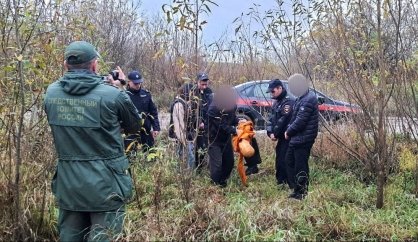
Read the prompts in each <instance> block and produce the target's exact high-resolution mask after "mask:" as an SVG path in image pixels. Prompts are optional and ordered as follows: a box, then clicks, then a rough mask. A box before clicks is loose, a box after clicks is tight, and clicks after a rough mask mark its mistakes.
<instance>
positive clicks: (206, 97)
mask: <svg viewBox="0 0 418 242" xmlns="http://www.w3.org/2000/svg"><path fill="white" fill-rule="evenodd" d="M193 89H194V97H193V98H192V99H193V100H192V106H193V107H192V109H194V110H195V111H198V112H197V113H198V114H197V116H198V120H197V125H196V126H197V137H196V145H195V157H196V165H197V168H198V169H199V170H200V169H201V168H202V167H203V166H204V164H203V160H204V158H205V153H206V152H207V149H208V137H207V132H206V130H207V129H206V126H207V123H208V109H209V105H210V103H211V102H212V96H213V92H212V90H211V89H210V88H209V76H208V75H207V74H206V73H204V72H201V73H199V74H198V75H197V77H196V85H195V86H194V87H193Z"/></svg>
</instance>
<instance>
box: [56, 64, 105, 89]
mask: <svg viewBox="0 0 418 242" xmlns="http://www.w3.org/2000/svg"><path fill="white" fill-rule="evenodd" d="M59 82H60V85H61V87H62V88H63V90H64V92H66V93H69V94H71V95H84V94H86V93H88V92H90V91H91V90H92V89H94V88H95V87H96V86H97V85H99V84H100V83H102V77H101V76H98V75H96V74H95V73H93V72H91V71H89V70H71V71H68V72H66V73H65V74H64V76H63V77H62V78H61V79H59Z"/></svg>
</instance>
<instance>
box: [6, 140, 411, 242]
mask: <svg viewBox="0 0 418 242" xmlns="http://www.w3.org/2000/svg"><path fill="white" fill-rule="evenodd" d="M258 141H259V145H260V147H261V153H262V158H263V163H262V164H261V172H260V173H259V174H257V175H254V176H250V177H249V187H246V188H245V187H243V186H242V185H241V183H240V180H239V177H238V176H237V174H236V172H235V171H234V172H233V174H232V177H231V179H230V181H229V185H228V187H227V188H225V189H221V188H218V187H215V186H213V185H211V183H210V181H209V178H208V173H207V171H205V172H203V173H202V174H192V176H191V184H190V186H184V185H182V179H180V177H181V176H184V174H179V169H178V161H177V160H175V159H174V158H173V157H175V156H174V147H173V145H172V144H164V143H163V142H162V141H160V143H159V147H160V149H158V150H157V153H158V157H159V158H158V159H157V160H156V161H153V162H149V161H145V159H144V157H142V158H140V159H139V160H137V161H135V163H134V174H135V181H136V191H137V193H138V195H139V200H134V201H133V202H132V203H131V204H130V205H129V208H128V214H127V218H126V221H125V228H126V236H125V238H124V239H125V240H128V241H155V240H176V241H184V240H211V241H237V240H238V241H242V240H245V241H260V240H262V241H266V240H268V241H271V240H284V241H295V240H364V239H372V240H416V239H418V231H417V229H416V224H417V222H418V212H417V211H418V205H417V202H416V200H415V198H414V197H412V196H410V195H408V193H407V192H405V190H404V189H403V185H404V180H403V177H402V176H398V175H392V176H391V177H390V179H389V183H388V184H389V185H388V186H387V190H386V201H385V202H386V206H385V207H384V208H383V209H381V210H376V209H375V207H374V196H375V194H376V191H375V190H376V188H375V186H373V185H369V186H367V185H364V184H363V183H361V182H360V181H359V180H358V178H357V176H356V174H355V172H352V171H350V170H348V169H343V168H342V167H338V166H329V165H330V163H328V162H325V158H323V157H317V158H313V159H312V160H311V161H310V162H311V187H310V194H309V196H308V198H307V199H306V200H304V201H296V200H291V199H288V198H287V196H288V194H289V190H288V189H286V188H284V187H277V185H276V184H275V178H274V155H273V152H274V144H273V143H271V142H270V141H269V140H268V139H267V138H265V137H264V136H262V135H260V136H259V137H258ZM318 144H319V143H318ZM318 144H317V147H316V148H315V149H318ZM322 147H325V145H324V144H323V146H322ZM326 148H327V151H323V152H327V153H329V152H336V153H333V154H339V153H337V152H338V151H333V150H331V149H330V147H326ZM48 151H49V149H48ZM317 151H318V150H316V152H317ZM319 154H320V153H319ZM316 155H318V153H316ZM51 158H52V156H49V158H48V159H51ZM45 159H46V158H45ZM327 159H328V158H327ZM49 161H51V160H49ZM335 161H336V162H337V160H335ZM341 162H347V163H348V162H349V161H348V160H347V161H344V160H341ZM3 163H4V162H3ZM3 163H2V164H3ZM48 164H51V163H49V162H46V163H43V165H42V163H37V162H32V163H30V162H25V165H24V169H23V174H24V176H23V177H24V179H23V180H22V184H23V186H22V190H21V193H22V198H23V199H22V207H24V208H25V209H24V211H22V214H23V216H24V218H25V219H24V221H25V223H26V224H25V228H26V230H25V231H26V234H27V236H26V237H27V238H28V239H30V240H43V239H47V240H55V239H56V238H57V237H56V229H55V225H56V219H57V208H56V207H55V204H54V202H53V197H52V195H51V193H50V190H49V181H50V179H51V175H52V174H51V170H50V167H49V165H48ZM407 182H408V184H409V185H410V183H411V181H407ZM0 186H1V188H5V187H6V182H5V179H4V176H3V175H2V176H1V183H0ZM184 189H189V190H188V193H189V194H190V200H189V202H186V200H185V199H184V196H183V194H184V193H185V191H184ZM44 195H46V196H45V197H44ZM43 198H45V203H44V204H45V206H44V207H45V208H44V210H42V207H43V206H42V200H43ZM0 202H1V203H0V206H1V208H2V218H1V226H0V229H1V236H0V240H9V239H10V236H11V235H10V233H8V232H7V231H10V226H11V225H10V219H9V217H10V216H9V215H8V212H9V211H10V210H9V209H6V208H7V204H8V203H9V202H10V201H8V200H7V196H6V194H4V193H1V194H0ZM5 205H6V206H5ZM42 214H43V216H42ZM41 217H43V222H42V224H40V220H41V219H40V218H41Z"/></svg>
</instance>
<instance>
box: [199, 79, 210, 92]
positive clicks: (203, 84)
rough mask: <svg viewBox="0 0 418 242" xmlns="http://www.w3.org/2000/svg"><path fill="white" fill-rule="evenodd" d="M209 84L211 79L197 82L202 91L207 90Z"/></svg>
mask: <svg viewBox="0 0 418 242" xmlns="http://www.w3.org/2000/svg"><path fill="white" fill-rule="evenodd" d="M208 86H209V80H202V81H198V82H197V87H198V88H199V90H200V91H203V90H205V89H206V88H208Z"/></svg>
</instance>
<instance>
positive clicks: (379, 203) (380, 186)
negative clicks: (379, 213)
mask: <svg viewBox="0 0 418 242" xmlns="http://www.w3.org/2000/svg"><path fill="white" fill-rule="evenodd" d="M379 166H380V165H379ZM381 168H382V167H379V172H378V174H377V198H376V208H378V209H380V208H383V200H384V188H385V173H384V172H383V171H382V170H380V169H381Z"/></svg>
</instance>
